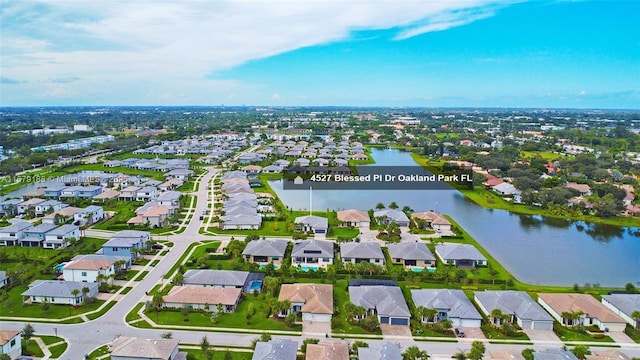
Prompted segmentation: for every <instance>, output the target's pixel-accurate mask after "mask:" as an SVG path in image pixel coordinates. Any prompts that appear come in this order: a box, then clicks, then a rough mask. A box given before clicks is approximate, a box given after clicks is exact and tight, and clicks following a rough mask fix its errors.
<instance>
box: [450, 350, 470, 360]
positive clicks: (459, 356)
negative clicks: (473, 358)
mask: <svg viewBox="0 0 640 360" xmlns="http://www.w3.org/2000/svg"><path fill="white" fill-rule="evenodd" d="M452 358H454V359H456V360H466V358H467V354H465V353H464V351H462V350H460V351H458V352H457V353H455V354H453V356H452Z"/></svg>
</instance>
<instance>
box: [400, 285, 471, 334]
mask: <svg viewBox="0 0 640 360" xmlns="http://www.w3.org/2000/svg"><path fill="white" fill-rule="evenodd" d="M411 298H412V299H413V303H414V304H415V306H416V307H419V306H423V307H425V308H427V309H435V310H437V311H438V312H437V313H436V315H435V317H434V318H433V319H424V318H423V319H421V320H422V321H423V322H438V321H442V320H449V321H451V324H452V325H453V326H454V327H457V326H462V327H474V328H479V327H480V325H481V322H482V315H480V313H479V312H478V310H476V308H475V306H473V304H472V303H471V300H469V298H468V297H467V295H465V293H464V291H462V290H449V289H420V290H411Z"/></svg>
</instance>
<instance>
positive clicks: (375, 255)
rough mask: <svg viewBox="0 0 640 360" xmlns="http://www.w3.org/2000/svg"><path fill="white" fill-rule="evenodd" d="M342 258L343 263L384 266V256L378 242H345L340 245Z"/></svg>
mask: <svg viewBox="0 0 640 360" xmlns="http://www.w3.org/2000/svg"><path fill="white" fill-rule="evenodd" d="M340 256H341V257H342V263H343V264H347V263H353V264H357V263H360V262H368V263H372V264H376V265H380V266H384V264H385V261H384V254H383V253H382V248H381V247H380V244H379V243H377V242H362V243H361V242H343V243H340Z"/></svg>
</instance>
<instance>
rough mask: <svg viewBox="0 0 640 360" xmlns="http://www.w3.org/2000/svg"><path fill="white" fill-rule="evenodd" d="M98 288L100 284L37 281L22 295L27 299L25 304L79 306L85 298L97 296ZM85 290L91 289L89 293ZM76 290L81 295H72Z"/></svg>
mask: <svg viewBox="0 0 640 360" xmlns="http://www.w3.org/2000/svg"><path fill="white" fill-rule="evenodd" d="M98 287H99V284H98V283H89V282H80V281H58V280H36V281H34V282H32V283H31V284H29V288H28V289H27V290H26V291H24V292H23V293H22V294H21V295H22V296H24V297H26V299H25V302H31V303H43V302H47V303H50V304H68V305H78V304H80V303H81V302H83V301H84V299H85V296H88V297H93V296H95V295H96V294H97V293H98ZM84 288H87V289H89V292H88V293H83V292H82V289H84ZM74 290H78V291H79V293H78V294H77V295H74V294H73V293H72V292H73V291H74Z"/></svg>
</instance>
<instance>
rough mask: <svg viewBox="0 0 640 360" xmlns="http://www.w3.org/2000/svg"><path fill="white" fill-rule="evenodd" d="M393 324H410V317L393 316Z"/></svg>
mask: <svg viewBox="0 0 640 360" xmlns="http://www.w3.org/2000/svg"><path fill="white" fill-rule="evenodd" d="M391 325H409V319H402V318H391Z"/></svg>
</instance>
